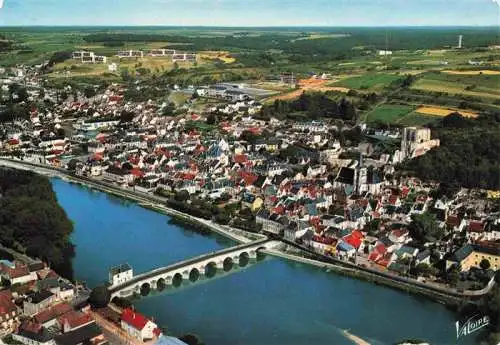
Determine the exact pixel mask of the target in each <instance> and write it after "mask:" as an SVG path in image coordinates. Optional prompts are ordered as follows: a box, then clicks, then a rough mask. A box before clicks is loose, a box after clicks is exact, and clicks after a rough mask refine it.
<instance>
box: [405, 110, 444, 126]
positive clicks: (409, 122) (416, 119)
mask: <svg viewBox="0 0 500 345" xmlns="http://www.w3.org/2000/svg"><path fill="white" fill-rule="evenodd" d="M439 119H441V117H439V116H427V115H424V114H418V113H415V112H411V113H409V114H408V115H406V116H404V117H402V118H401V119H400V120H399V121H398V122H397V124H398V125H401V126H423V125H427V124H430V123H433V122H436V121H438V120H439Z"/></svg>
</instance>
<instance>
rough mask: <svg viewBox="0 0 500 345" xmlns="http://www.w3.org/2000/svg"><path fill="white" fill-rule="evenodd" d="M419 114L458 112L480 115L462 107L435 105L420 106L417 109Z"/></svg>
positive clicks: (466, 115)
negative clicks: (451, 107) (452, 107)
mask: <svg viewBox="0 0 500 345" xmlns="http://www.w3.org/2000/svg"><path fill="white" fill-rule="evenodd" d="M415 111H416V112H417V113H419V114H425V115H432V116H441V117H443V116H447V115H450V114H451V113H454V112H458V113H460V114H461V115H462V116H464V117H469V118H476V117H477V116H478V115H477V113H475V112H471V111H465V110H461V109H449V108H442V107H433V106H423V107H419V108H417V109H416V110H415Z"/></svg>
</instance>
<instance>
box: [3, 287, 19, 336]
mask: <svg viewBox="0 0 500 345" xmlns="http://www.w3.org/2000/svg"><path fill="white" fill-rule="evenodd" d="M19 314H20V313H19V308H18V307H17V306H16V304H15V303H14V298H13V296H12V293H11V291H10V290H3V291H0V334H1V333H10V331H12V330H13V329H14V328H15V326H16V324H17V321H19Z"/></svg>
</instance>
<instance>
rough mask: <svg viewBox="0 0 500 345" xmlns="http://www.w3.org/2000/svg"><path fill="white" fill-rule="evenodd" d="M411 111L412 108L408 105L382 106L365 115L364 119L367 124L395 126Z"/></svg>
mask: <svg viewBox="0 0 500 345" xmlns="http://www.w3.org/2000/svg"><path fill="white" fill-rule="evenodd" d="M413 110H414V107H412V106H409V105H402V104H382V105H380V106H378V107H376V108H375V109H373V110H372V111H370V112H368V113H367V114H365V115H364V119H365V121H366V122H368V123H373V122H380V123H386V124H396V123H398V122H399V121H400V120H401V119H402V118H404V117H405V116H406V115H408V114H409V113H411V112H412V111H413Z"/></svg>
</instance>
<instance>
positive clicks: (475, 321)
mask: <svg viewBox="0 0 500 345" xmlns="http://www.w3.org/2000/svg"><path fill="white" fill-rule="evenodd" d="M489 324H490V318H489V317H488V316H487V315H484V316H480V315H474V316H473V317H471V318H470V319H468V320H467V321H465V322H464V324H463V325H462V326H460V322H458V321H457V322H455V327H456V329H457V339H458V338H460V337H461V336H466V335H469V334H471V333H474V332H476V331H478V330H480V329H481V328H483V327H486V326H488V325H489Z"/></svg>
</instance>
